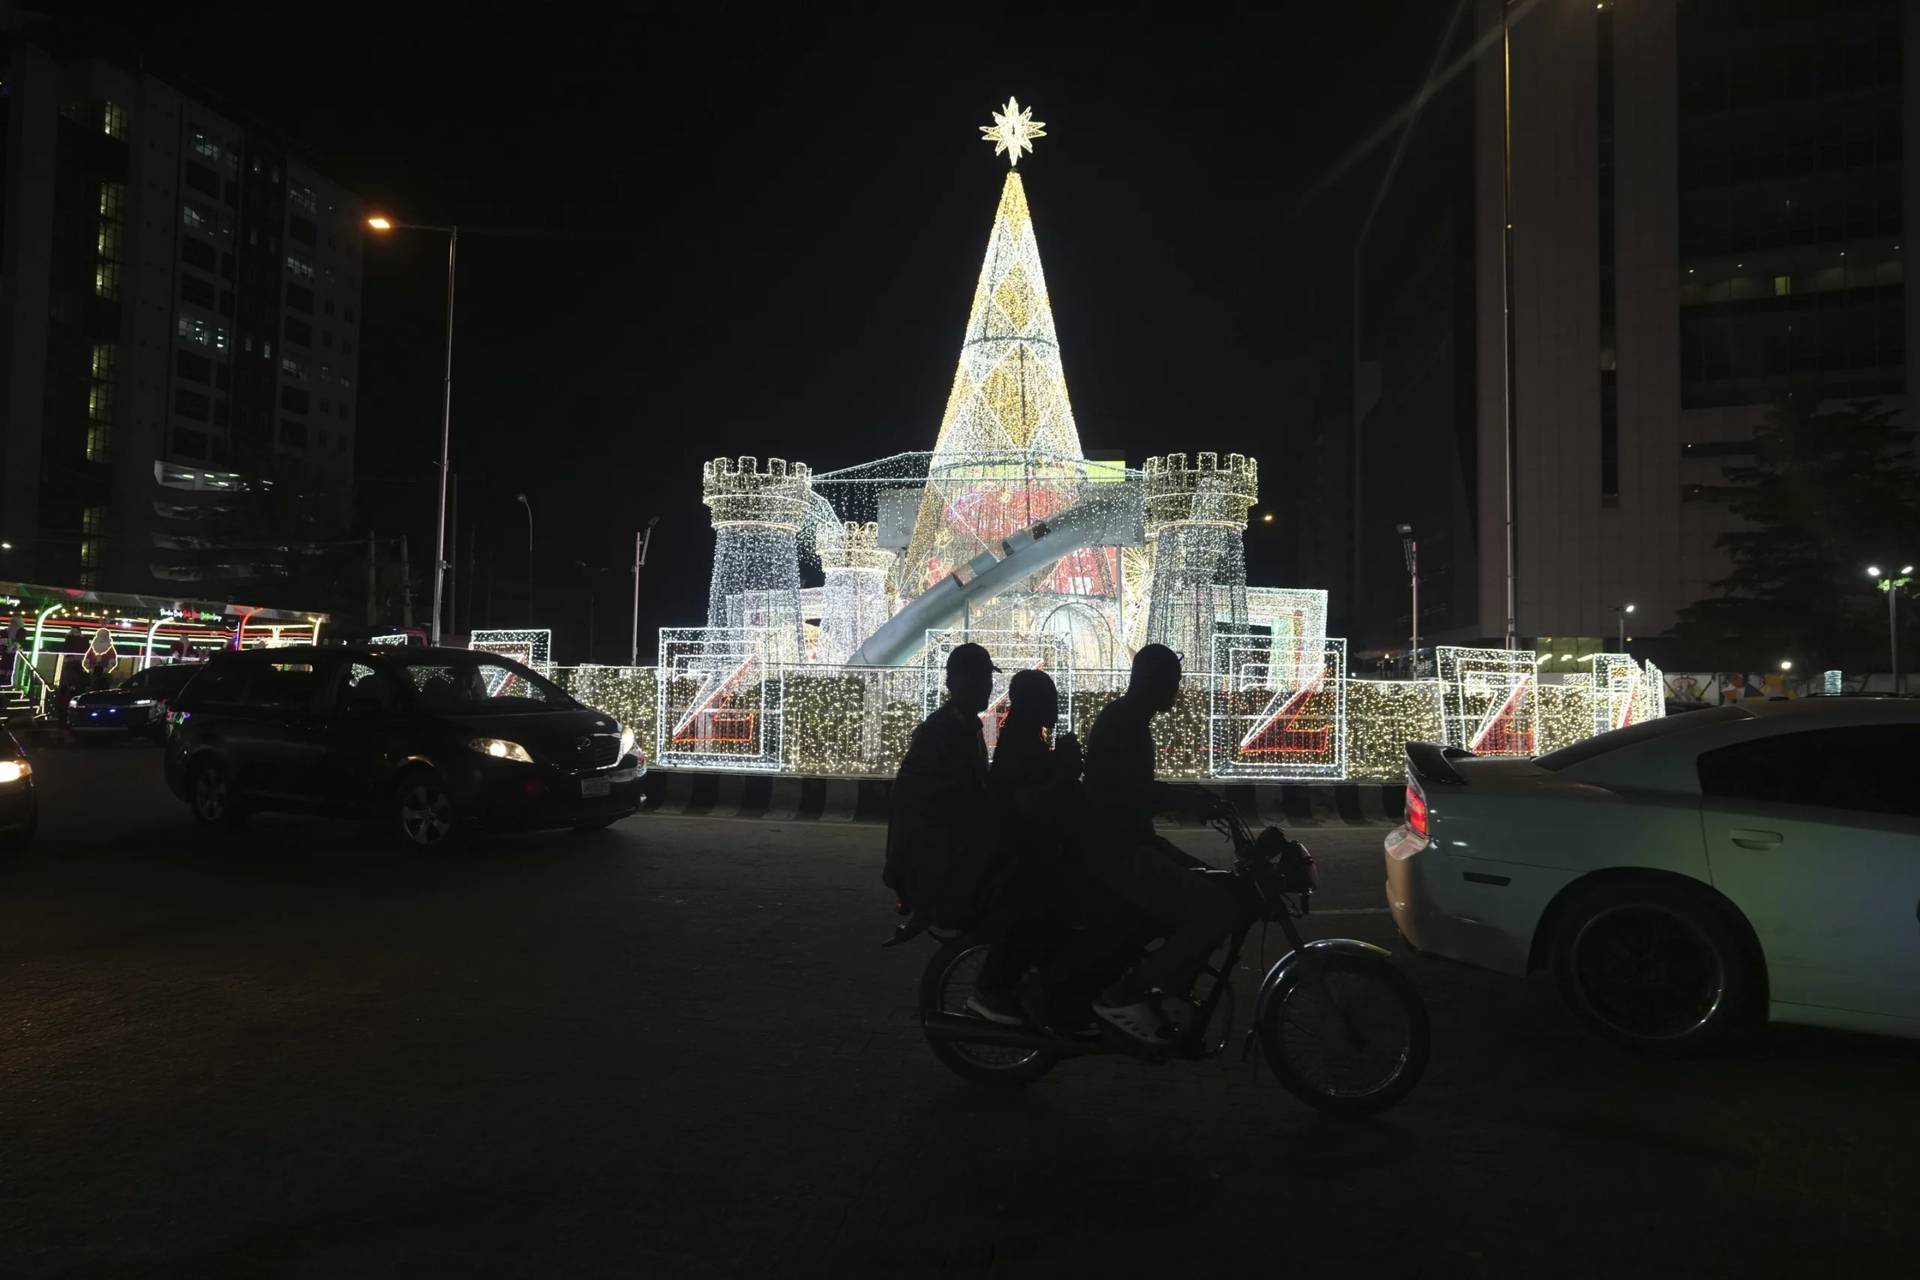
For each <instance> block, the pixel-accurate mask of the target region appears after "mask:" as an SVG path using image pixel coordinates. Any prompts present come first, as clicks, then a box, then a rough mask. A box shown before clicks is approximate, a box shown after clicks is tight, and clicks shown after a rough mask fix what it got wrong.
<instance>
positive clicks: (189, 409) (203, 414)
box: [173, 387, 213, 422]
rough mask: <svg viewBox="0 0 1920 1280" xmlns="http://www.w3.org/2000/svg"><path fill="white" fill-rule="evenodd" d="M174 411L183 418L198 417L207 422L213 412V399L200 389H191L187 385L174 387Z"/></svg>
mask: <svg viewBox="0 0 1920 1280" xmlns="http://www.w3.org/2000/svg"><path fill="white" fill-rule="evenodd" d="M173 411H174V412H175V413H177V414H179V415H180V416H181V417H183V418H197V419H199V420H200V421H201V422H205V421H206V420H207V419H208V417H210V416H211V415H212V413H213V401H211V400H209V399H208V398H207V397H206V396H203V395H201V394H200V393H199V392H198V391H189V390H187V389H186V388H185V387H175V388H174V389H173Z"/></svg>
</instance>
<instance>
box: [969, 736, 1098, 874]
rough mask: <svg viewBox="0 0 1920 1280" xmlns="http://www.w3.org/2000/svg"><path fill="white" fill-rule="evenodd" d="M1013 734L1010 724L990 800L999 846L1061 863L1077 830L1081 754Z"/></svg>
mask: <svg viewBox="0 0 1920 1280" xmlns="http://www.w3.org/2000/svg"><path fill="white" fill-rule="evenodd" d="M1008 729H1015V724H1014V722H1013V720H1012V719H1009V720H1008V722H1007V726H1006V728H1003V729H1002V730H1001V733H1000V743H999V745H998V746H997V747H995V748H994V752H993V768H992V769H991V770H990V771H989V773H988V775H987V796H988V801H989V803H990V804H991V806H992V808H993V816H994V820H995V822H996V823H997V824H998V825H999V828H1000V831H1001V841H1002V843H1003V844H1005V845H1006V846H1008V847H1009V848H1013V849H1017V850H1018V851H1019V854H1020V856H1021V857H1023V858H1029V857H1038V858H1043V859H1045V860H1046V861H1049V862H1058V861H1060V860H1061V859H1062V858H1063V857H1064V856H1066V854H1067V852H1068V850H1069V848H1070V840H1071V837H1072V836H1073V835H1074V834H1075V831H1076V828H1077V827H1078V825H1079V818H1080V812H1081V803H1080V753H1079V751H1078V749H1077V748H1076V749H1073V750H1058V751H1056V750H1049V749H1048V747H1047V744H1046V742H1045V741H1044V740H1042V739H1041V737H1040V735H1039V734H1038V733H1037V732H1033V731H1031V730H1025V731H1021V730H1018V729H1016V731H1015V732H1014V733H1012V734H1009V733H1008V732H1007V730H1008Z"/></svg>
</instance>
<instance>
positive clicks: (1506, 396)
mask: <svg viewBox="0 0 1920 1280" xmlns="http://www.w3.org/2000/svg"><path fill="white" fill-rule="evenodd" d="M1507 4H1508V0H1500V77H1501V103H1500V133H1501V157H1500V221H1501V232H1500V372H1501V397H1500V398H1501V402H1502V404H1503V405H1504V407H1505V413H1504V423H1503V426H1504V431H1503V433H1502V434H1503V439H1504V441H1505V450H1504V453H1505V459H1506V486H1505V495H1504V496H1505V498H1506V548H1507V649H1508V650H1509V651H1511V650H1514V649H1517V648H1519V647H1520V641H1519V636H1518V634H1517V628H1516V626H1515V623H1514V594H1515V591H1514V577H1515V568H1514V559H1515V549H1514V533H1513V507H1514V501H1513V499H1514V492H1513V447H1514V441H1513V399H1514V385H1515V374H1514V352H1513V30H1512V27H1511V25H1510V24H1509V21H1508V16H1507Z"/></svg>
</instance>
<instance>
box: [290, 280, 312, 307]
mask: <svg viewBox="0 0 1920 1280" xmlns="http://www.w3.org/2000/svg"><path fill="white" fill-rule="evenodd" d="M287 305H288V306H290V307H292V308H293V309H294V310H295V311H304V312H306V313H307V314H308V315H312V314H313V290H311V289H309V288H307V287H306V286H305V285H298V284H290V285H288V286H287Z"/></svg>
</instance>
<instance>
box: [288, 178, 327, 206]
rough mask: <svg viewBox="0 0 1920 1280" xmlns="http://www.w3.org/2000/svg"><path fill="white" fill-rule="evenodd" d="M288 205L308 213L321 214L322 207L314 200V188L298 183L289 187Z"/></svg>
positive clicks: (290, 184)
mask: <svg viewBox="0 0 1920 1280" xmlns="http://www.w3.org/2000/svg"><path fill="white" fill-rule="evenodd" d="M287 203H288V204H290V205H292V206H293V207H294V208H296V209H300V210H303V211H305V212H307V213H318V212H320V206H319V204H318V203H317V202H316V201H315V200H314V198H313V188H311V187H306V186H301V185H300V184H298V183H289V184H288V185H287Z"/></svg>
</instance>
